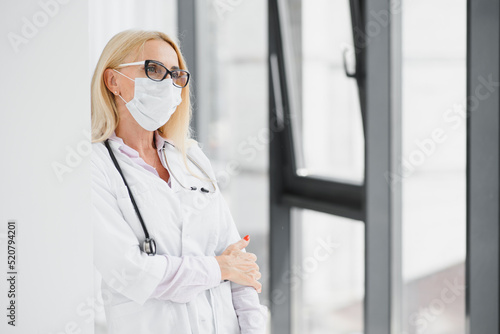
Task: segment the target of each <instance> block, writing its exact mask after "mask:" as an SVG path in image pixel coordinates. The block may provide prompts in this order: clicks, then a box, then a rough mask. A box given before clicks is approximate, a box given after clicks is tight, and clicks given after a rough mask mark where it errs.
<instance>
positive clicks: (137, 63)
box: [116, 59, 191, 88]
mask: <svg viewBox="0 0 500 334" xmlns="http://www.w3.org/2000/svg"><path fill="white" fill-rule="evenodd" d="M151 63H153V64H156V65H158V66H161V67H163V68H164V69H165V71H166V72H165V75H164V76H163V78H161V79H153V78H151V77H150V76H149V74H148V65H149V64H151ZM133 65H144V73H145V74H146V76H147V77H148V79H151V80H153V81H163V80H165V78H166V77H167V76H168V75H169V74H170V78H172V84H173V85H174V86H175V87H178V88H184V87H186V86H187V85H188V83H189V79H190V78H191V73H189V72H188V71H186V70H182V69H177V70H173V71H170V70H169V69H168V68H167V67H166V66H165V65H163V64H162V63H160V62H159V61H157V60H152V59H146V60H143V61H137V62H134V63H126V64H120V65H118V66H117V67H116V68H122V67H126V66H133ZM174 72H182V73H185V74H187V79H186V84H185V85H184V86H179V85H176V84H175V82H174V80H173V73H174Z"/></svg>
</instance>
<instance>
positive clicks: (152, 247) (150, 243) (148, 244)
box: [142, 238, 156, 255]
mask: <svg viewBox="0 0 500 334" xmlns="http://www.w3.org/2000/svg"><path fill="white" fill-rule="evenodd" d="M142 249H143V251H144V252H146V253H147V254H148V255H155V254H156V242H155V239H153V238H147V239H146V240H144V242H143V244H142Z"/></svg>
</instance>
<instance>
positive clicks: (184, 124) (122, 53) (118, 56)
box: [91, 30, 196, 170]
mask: <svg viewBox="0 0 500 334" xmlns="http://www.w3.org/2000/svg"><path fill="white" fill-rule="evenodd" d="M153 39H155V40H163V41H165V42H167V43H168V44H170V46H172V48H173V49H174V50H175V53H176V54H177V58H178V60H179V68H180V69H183V70H187V65H186V62H185V60H184V57H183V56H182V53H181V51H180V49H179V47H178V46H177V44H176V43H175V42H174V41H173V40H172V39H171V38H170V37H169V36H167V35H166V34H164V33H162V32H159V31H145V30H125V31H122V32H120V33H118V34H116V35H115V36H113V38H111V40H110V41H109V42H108V44H106V46H105V47H104V50H103V51H102V54H101V57H100V58H99V61H98V62H97V65H96V68H95V71H94V75H93V77H92V83H91V122H92V142H93V143H95V142H101V141H104V140H106V139H108V138H109V137H110V136H111V134H112V133H113V131H115V129H116V126H117V125H118V122H119V120H120V117H119V114H118V108H117V106H116V103H115V98H114V95H113V93H112V92H110V91H109V89H108V88H107V87H106V84H105V82H104V71H106V69H108V68H116V67H117V66H118V65H120V64H121V63H123V62H124V60H125V58H126V57H127V56H128V55H130V54H132V53H139V52H140V51H141V50H142V49H143V47H144V44H145V43H146V42H147V41H149V40H153ZM181 97H182V102H181V104H179V106H178V107H177V109H176V111H175V113H174V114H173V115H172V116H171V117H170V119H169V120H168V122H167V123H166V124H165V125H163V126H162V127H160V128H159V129H158V131H159V132H160V134H161V135H162V137H164V138H167V137H166V136H167V135H168V139H170V140H172V141H173V142H174V144H175V146H176V147H177V149H178V150H179V151H180V152H181V153H182V155H183V158H184V163H185V164H186V167H187V159H186V150H187V149H188V148H189V146H191V145H192V144H193V143H196V141H195V140H194V139H192V138H191V132H192V131H191V128H190V121H191V114H192V110H191V102H190V96H189V85H187V86H186V87H184V88H183V89H182V93H181ZM188 170H189V167H188Z"/></svg>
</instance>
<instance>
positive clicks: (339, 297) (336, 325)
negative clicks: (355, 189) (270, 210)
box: [285, 209, 365, 334]
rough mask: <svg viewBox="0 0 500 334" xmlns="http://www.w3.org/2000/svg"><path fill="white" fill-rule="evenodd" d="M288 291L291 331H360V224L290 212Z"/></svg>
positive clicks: (338, 333) (342, 333)
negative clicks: (290, 249) (289, 294)
mask: <svg viewBox="0 0 500 334" xmlns="http://www.w3.org/2000/svg"><path fill="white" fill-rule="evenodd" d="M292 213H293V216H292V217H293V220H292V266H291V270H290V272H289V275H288V277H285V279H289V280H290V283H291V293H292V321H293V323H292V328H293V333H295V334H302V333H308V334H327V333H328V334H359V333H362V331H363V298H364V250H365V246H364V242H365V240H364V224H363V223H362V222H360V221H356V220H351V219H347V218H342V217H337V216H332V215H328V214H324V213H319V212H316V211H309V210H303V209H294V210H293V212H292Z"/></svg>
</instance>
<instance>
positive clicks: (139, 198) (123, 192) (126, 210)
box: [116, 183, 158, 245]
mask: <svg viewBox="0 0 500 334" xmlns="http://www.w3.org/2000/svg"><path fill="white" fill-rule="evenodd" d="M130 191H131V192H132V195H133V196H134V199H135V202H136V204H137V207H138V208H139V211H140V213H141V216H142V219H143V220H144V222H145V224H146V227H147V229H148V232H149V234H150V235H155V232H156V230H155V227H154V226H153V224H152V223H151V222H153V221H154V220H155V218H157V216H158V210H157V203H156V199H155V197H154V196H153V194H152V192H151V190H150V189H149V188H148V187H146V186H145V185H144V184H142V183H136V184H131V185H130ZM116 200H117V204H118V207H119V208H120V211H121V212H122V214H123V217H124V218H125V220H126V221H127V223H128V224H129V226H130V227H131V228H132V230H133V231H134V233H135V235H136V236H137V238H138V241H140V242H139V243H140V244H141V245H142V241H143V240H144V238H145V235H144V230H143V229H142V225H141V222H140V220H139V217H137V213H136V212H135V209H134V206H133V204H132V200H131V198H130V196H129V193H128V191H127V187H126V186H125V185H122V186H119V187H118V189H117V194H116ZM148 222H149V224H148Z"/></svg>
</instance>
